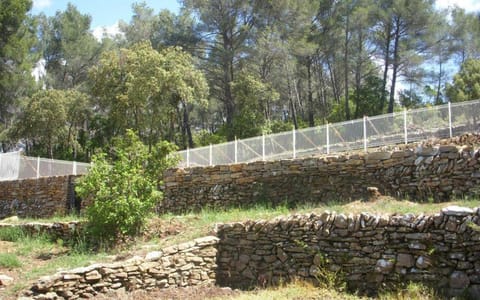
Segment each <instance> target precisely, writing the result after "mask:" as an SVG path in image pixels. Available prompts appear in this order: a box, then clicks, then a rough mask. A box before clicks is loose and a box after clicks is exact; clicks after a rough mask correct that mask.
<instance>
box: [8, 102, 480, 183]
mask: <svg viewBox="0 0 480 300" xmlns="http://www.w3.org/2000/svg"><path fill="white" fill-rule="evenodd" d="M479 128H480V100H475V101H469V102H460V103H448V104H444V105H439V106H433V107H427V108H420V109H415V110H404V111H400V112H395V113H391V114H385V115H380V116H374V117H368V116H365V117H363V118H361V119H356V120H351V121H345V122H341V123H334V124H326V125H322V126H317V127H312V128H305V129H300V130H292V131H286V132H281V133H276V134H268V135H263V136H258V137H253V138H248V139H241V140H235V141H232V142H228V143H222V144H218V145H210V146H207V147H200V148H195V149H187V150H183V151H179V152H178V155H179V157H180V162H179V165H178V166H179V167H193V166H214V165H228V164H234V163H242V162H252V161H262V160H263V161H266V160H279V159H290V158H297V157H304V156H313V155H319V154H330V153H336V152H344V151H352V150H359V149H360V150H361V149H363V150H364V151H367V150H368V148H372V147H381V146H388V145H395V144H400V143H410V142H416V141H420V140H425V139H430V138H446V137H452V136H458V135H461V134H463V133H468V132H477V131H478V130H479ZM89 166H90V164H87V163H79V162H71V161H62V160H53V159H45V158H38V157H28V156H23V155H21V154H20V152H12V153H0V181H2V180H16V179H24V178H38V177H45V176H60V175H80V174H86V173H87V172H88V168H89Z"/></svg>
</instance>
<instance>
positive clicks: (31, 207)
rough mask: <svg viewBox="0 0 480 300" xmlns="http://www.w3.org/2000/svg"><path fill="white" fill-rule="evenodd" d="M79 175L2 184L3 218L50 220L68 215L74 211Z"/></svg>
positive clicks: (0, 200) (0, 195)
mask: <svg viewBox="0 0 480 300" xmlns="http://www.w3.org/2000/svg"><path fill="white" fill-rule="evenodd" d="M74 179H75V176H56V177H41V178H38V179H23V180H15V181H0V219H3V218H5V217H9V216H12V215H17V216H19V217H34V218H47V217H51V216H53V215H64V214H66V213H67V212H68V211H69V209H71V206H72V205H71V203H70V201H71V200H72V198H73V197H74V192H73V184H72V183H73V180H74Z"/></svg>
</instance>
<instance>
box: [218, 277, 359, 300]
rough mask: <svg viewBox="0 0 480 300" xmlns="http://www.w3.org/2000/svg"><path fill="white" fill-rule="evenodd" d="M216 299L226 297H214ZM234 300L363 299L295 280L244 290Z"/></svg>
mask: <svg viewBox="0 0 480 300" xmlns="http://www.w3.org/2000/svg"><path fill="white" fill-rule="evenodd" d="M213 299H215V300H220V299H225V298H213ZM228 299H232V300H291V299H331V300H363V299H367V298H362V297H359V296H356V295H352V294H348V293H345V292H338V291H336V290H335V289H326V288H318V287H316V286H314V285H313V284H311V283H308V282H305V281H295V282H292V283H288V284H284V285H281V286H279V287H270V288H267V289H257V290H254V291H251V292H244V293H242V294H241V295H239V296H234V297H229V298H228Z"/></svg>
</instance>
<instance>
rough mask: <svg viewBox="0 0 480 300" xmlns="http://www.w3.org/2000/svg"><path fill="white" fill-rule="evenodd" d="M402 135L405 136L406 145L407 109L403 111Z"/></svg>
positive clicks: (406, 142)
mask: <svg viewBox="0 0 480 300" xmlns="http://www.w3.org/2000/svg"><path fill="white" fill-rule="evenodd" d="M403 135H404V136H405V144H408V130H407V108H406V107H405V108H404V109H403Z"/></svg>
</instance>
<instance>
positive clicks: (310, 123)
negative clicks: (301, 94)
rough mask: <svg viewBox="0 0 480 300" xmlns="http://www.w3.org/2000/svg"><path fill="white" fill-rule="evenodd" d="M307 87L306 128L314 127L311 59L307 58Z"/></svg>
mask: <svg viewBox="0 0 480 300" xmlns="http://www.w3.org/2000/svg"><path fill="white" fill-rule="evenodd" d="M307 87H308V126H310V127H313V126H315V118H314V113H313V110H314V106H313V90H312V58H311V57H310V56H307Z"/></svg>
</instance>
